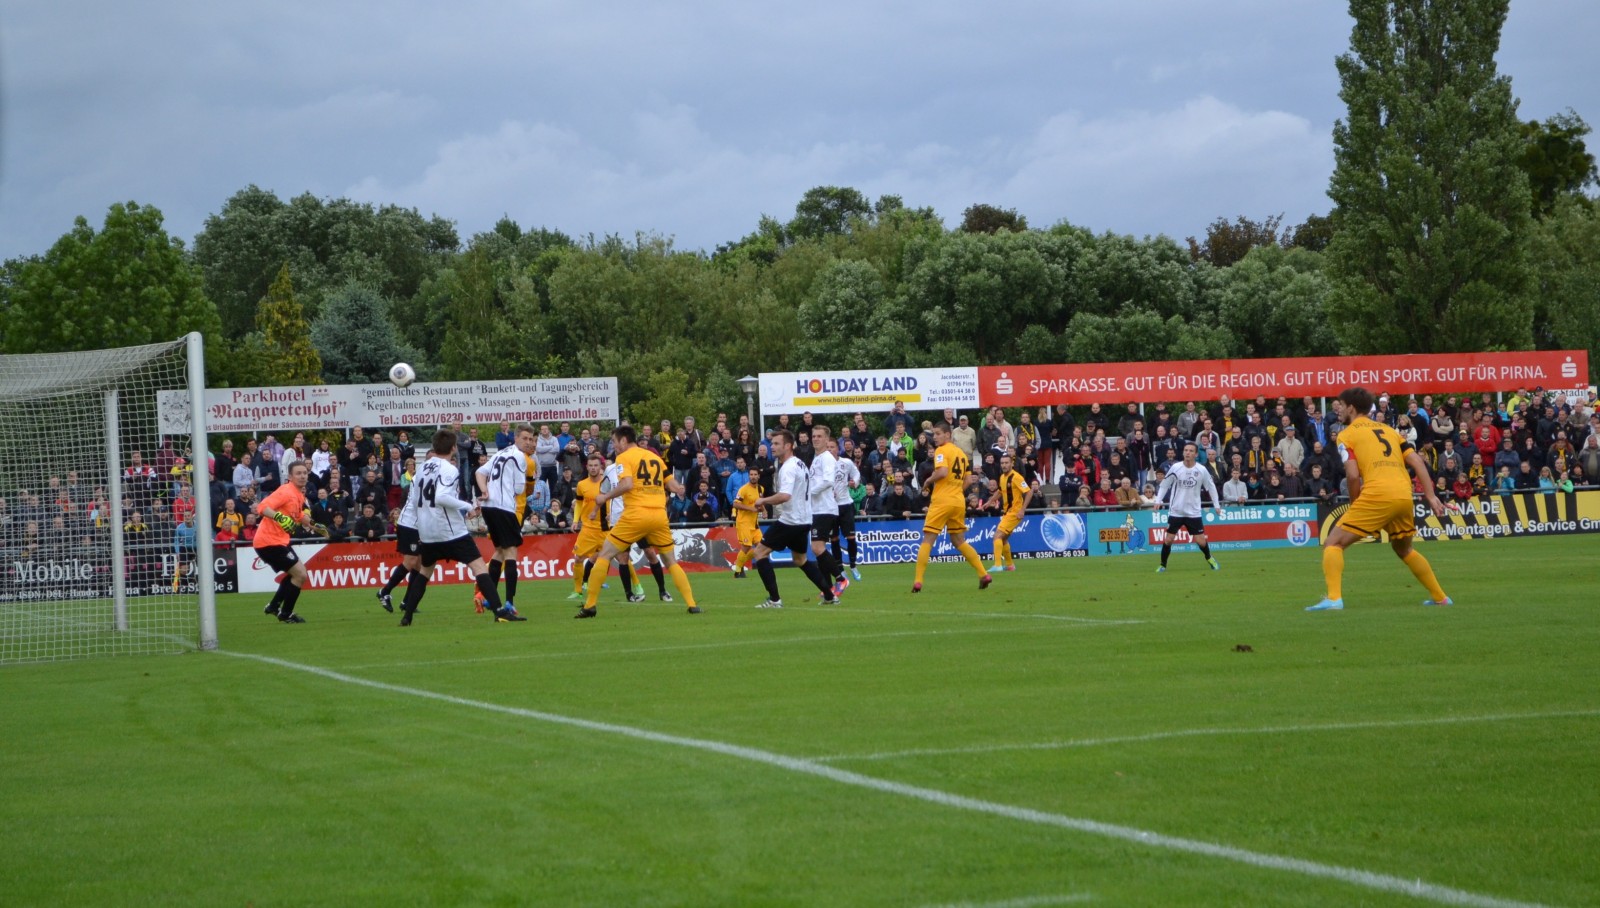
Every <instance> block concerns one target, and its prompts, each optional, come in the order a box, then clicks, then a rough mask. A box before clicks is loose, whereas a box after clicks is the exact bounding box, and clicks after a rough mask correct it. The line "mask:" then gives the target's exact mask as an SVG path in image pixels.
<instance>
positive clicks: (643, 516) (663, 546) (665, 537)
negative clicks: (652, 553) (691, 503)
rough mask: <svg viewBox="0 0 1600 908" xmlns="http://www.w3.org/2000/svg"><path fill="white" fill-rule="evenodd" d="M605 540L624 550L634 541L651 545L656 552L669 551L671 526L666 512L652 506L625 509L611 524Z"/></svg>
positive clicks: (670, 549)
mask: <svg viewBox="0 0 1600 908" xmlns="http://www.w3.org/2000/svg"><path fill="white" fill-rule="evenodd" d="M606 541H607V542H609V543H611V544H612V545H614V546H616V547H617V549H618V550H620V551H624V552H626V551H627V550H628V547H629V546H631V545H633V544H635V543H638V544H639V545H653V546H655V547H656V551H658V552H670V551H672V527H671V525H670V524H668V523H667V512H666V510H665V509H662V510H656V509H654V508H650V509H640V510H632V511H626V510H625V511H623V512H622V519H621V520H619V521H617V522H616V523H615V524H613V525H612V527H611V535H609V536H607V537H606Z"/></svg>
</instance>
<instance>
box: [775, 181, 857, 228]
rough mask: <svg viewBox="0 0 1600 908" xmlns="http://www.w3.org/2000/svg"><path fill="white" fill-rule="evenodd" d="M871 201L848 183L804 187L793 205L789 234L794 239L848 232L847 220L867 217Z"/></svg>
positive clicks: (848, 221) (849, 224)
mask: <svg viewBox="0 0 1600 908" xmlns="http://www.w3.org/2000/svg"><path fill="white" fill-rule="evenodd" d="M873 215H874V210H873V207H872V203H871V202H869V201H867V197H866V196H864V195H862V194H861V191H860V190H857V189H851V188H850V187H848V186H817V187H815V188H813V189H808V190H806V194H805V195H804V196H802V197H801V198H800V201H799V203H798V204H796V205H795V206H794V219H793V220H791V221H790V222H789V226H788V232H789V236H790V237H792V238H794V239H796V240H820V239H822V238H823V237H825V236H832V235H837V234H842V233H849V232H850V226H851V222H852V221H855V220H871V219H872V217H873Z"/></svg>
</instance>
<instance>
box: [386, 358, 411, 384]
mask: <svg viewBox="0 0 1600 908" xmlns="http://www.w3.org/2000/svg"><path fill="white" fill-rule="evenodd" d="M416 380H417V370H415V369H413V368H411V364H410V363H395V364H394V365H392V366H390V367H389V381H390V382H391V383H393V384H394V386H395V387H396V388H404V387H405V386H406V385H409V384H411V383H412V382H414V381H416Z"/></svg>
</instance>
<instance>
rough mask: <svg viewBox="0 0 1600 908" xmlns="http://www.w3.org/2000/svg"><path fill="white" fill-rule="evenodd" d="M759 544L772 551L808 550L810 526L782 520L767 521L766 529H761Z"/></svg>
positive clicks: (809, 545)
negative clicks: (801, 525) (796, 524)
mask: <svg viewBox="0 0 1600 908" xmlns="http://www.w3.org/2000/svg"><path fill="white" fill-rule="evenodd" d="M761 544H762V545H764V546H766V547H767V548H769V549H771V550H773V551H774V552H781V551H783V550H784V549H788V550H789V551H791V552H805V551H809V549H810V547H811V528H810V527H800V526H795V525H794V524H792V523H784V522H782V521H777V522H774V523H769V524H767V527H766V529H764V530H762V531H761Z"/></svg>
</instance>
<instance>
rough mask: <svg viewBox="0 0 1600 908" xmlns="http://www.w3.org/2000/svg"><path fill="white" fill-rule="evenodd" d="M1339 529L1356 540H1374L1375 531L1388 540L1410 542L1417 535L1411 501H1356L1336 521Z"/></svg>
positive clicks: (1399, 499)
mask: <svg viewBox="0 0 1600 908" xmlns="http://www.w3.org/2000/svg"><path fill="white" fill-rule="evenodd" d="M1338 525H1339V526H1340V527H1342V528H1344V529H1346V530H1348V531H1350V532H1352V533H1354V534H1356V535H1357V536H1376V535H1377V534H1378V531H1379V530H1383V531H1385V532H1387V533H1388V534H1389V538H1390V539H1410V538H1411V537H1413V536H1415V535H1417V524H1416V518H1415V511H1414V510H1413V505H1412V503H1411V498H1410V497H1409V496H1408V497H1406V498H1368V497H1367V496H1365V495H1363V496H1361V497H1360V498H1357V499H1356V500H1355V502H1354V503H1353V504H1351V505H1350V507H1349V508H1347V509H1346V510H1345V512H1344V516H1343V517H1340V518H1339V524H1338Z"/></svg>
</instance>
